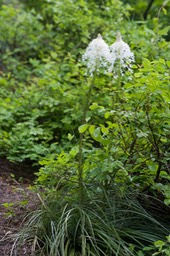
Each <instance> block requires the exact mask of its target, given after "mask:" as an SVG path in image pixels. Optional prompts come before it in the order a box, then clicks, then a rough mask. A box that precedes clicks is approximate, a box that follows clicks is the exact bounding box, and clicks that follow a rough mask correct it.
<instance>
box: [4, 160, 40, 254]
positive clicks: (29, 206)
mask: <svg viewBox="0 0 170 256" xmlns="http://www.w3.org/2000/svg"><path fill="white" fill-rule="evenodd" d="M33 180H34V175H33V169H32V167H30V166H29V165H26V164H18V165H15V164H11V163H10V162H9V161H8V160H6V159H3V158H0V256H24V255H26V256H30V255H32V254H31V250H30V248H23V250H22V252H21V251H20V252H15V253H14V252H11V249H12V245H13V241H12V239H11V240H10V239H9V237H10V236H11V235H12V234H14V233H15V232H16V231H17V230H18V229H19V228H20V227H21V226H22V221H23V219H24V216H25V215H26V214H27V213H28V212H30V211H32V210H33V209H34V208H35V205H37V200H38V198H37V195H36V193H35V192H33V191H31V190H30V188H29V187H30V185H31V184H32V183H33Z"/></svg>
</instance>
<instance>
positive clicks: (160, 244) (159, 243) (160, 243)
mask: <svg viewBox="0 0 170 256" xmlns="http://www.w3.org/2000/svg"><path fill="white" fill-rule="evenodd" d="M154 245H155V246H156V247H157V248H162V247H163V246H164V245H165V242H164V241H162V240H158V241H156V242H154Z"/></svg>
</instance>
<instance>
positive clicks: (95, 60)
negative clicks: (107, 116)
mask: <svg viewBox="0 0 170 256" xmlns="http://www.w3.org/2000/svg"><path fill="white" fill-rule="evenodd" d="M82 59H83V61H84V62H85V63H86V65H87V69H88V72H89V75H90V76H91V77H93V79H92V82H91V84H90V86H89V90H88V93H87V98H86V103H85V107H84V111H83V118H82V126H84V127H86V119H87V111H88V108H89V103H90V98H91V93H92V89H93V86H94V84H95V78H96V74H97V73H98V72H99V71H100V70H101V69H103V70H104V72H113V73H114V74H115V73H117V77H118V81H120V77H121V76H122V75H123V72H124V70H128V71H130V72H131V64H132V62H134V55H133V53H132V52H131V51H130V48H129V46H128V44H127V43H125V42H124V41H123V40H122V38H121V35H120V34H117V39H116V42H115V43H113V44H112V45H111V46H110V47H109V46H108V45H107V44H106V43H105V41H104V40H103V38H102V36H101V35H100V34H99V35H98V36H97V38H96V39H93V40H92V41H91V42H90V44H89V45H88V47H87V49H86V51H85V53H84V55H83V57H82ZM118 84H119V83H118ZM78 184H79V195H80V201H81V202H82V201H83V198H84V188H85V187H84V180H83V132H80V140H79V162H78Z"/></svg>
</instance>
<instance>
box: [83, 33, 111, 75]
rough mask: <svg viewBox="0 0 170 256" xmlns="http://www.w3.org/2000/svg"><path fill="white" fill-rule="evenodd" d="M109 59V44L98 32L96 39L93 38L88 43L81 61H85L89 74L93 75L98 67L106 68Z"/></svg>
mask: <svg viewBox="0 0 170 256" xmlns="http://www.w3.org/2000/svg"><path fill="white" fill-rule="evenodd" d="M109 60H110V50H109V46H108V45H107V44H106V43H105V41H104V40H103V39H102V37H101V35H100V34H99V35H98V36H97V38H96V39H93V40H92V41H91V42H90V44H89V45H88V47H87V49H86V52H85V54H84V55H83V61H87V68H88V70H89V73H90V75H93V73H94V72H95V71H98V69H99V68H101V67H104V68H106V67H107V65H108V62H109Z"/></svg>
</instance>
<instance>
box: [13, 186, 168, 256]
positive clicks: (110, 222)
mask: <svg viewBox="0 0 170 256" xmlns="http://www.w3.org/2000/svg"><path fill="white" fill-rule="evenodd" d="M140 201H141V200H140V198H139V195H137V194H136V193H134V192H133V193H132V192H130V193H129V192H128V193H126V194H123V195H122V193H120V191H119V190H118V189H117V188H115V187H114V188H113V189H110V190H109V191H108V190H107V192H106V190H105V189H102V188H99V187H93V188H86V194H85V197H84V200H83V202H82V201H81V200H79V198H78V196H77V193H75V191H74V192H73V191H71V192H70V191H69V190H68V191H66V190H64V189H61V190H60V191H56V192H55V193H54V192H53V193H52V194H51V195H48V197H47V198H46V199H44V200H42V205H41V207H40V209H38V210H36V211H35V212H33V213H32V214H31V216H29V217H28V220H27V222H25V226H24V228H23V229H22V230H21V231H20V232H19V233H18V234H17V236H16V237H15V243H14V246H13V252H16V251H17V250H18V248H19V247H22V246H26V244H27V243H28V242H29V243H31V245H32V253H34V254H33V255H38V256H40V255H41V256H47V255H48V256H71V255H74V256H78V255H81V256H136V255H138V254H137V252H138V251H139V250H141V249H142V248H144V247H146V246H149V245H151V244H152V243H154V242H155V241H157V240H163V239H164V237H165V236H167V235H168V234H169V231H170V227H167V224H166V223H164V224H162V223H163V222H161V220H160V219H158V218H157V219H155V218H154V217H153V216H152V214H151V210H152V209H148V210H146V209H145V208H144V207H143V206H142V204H143V203H141V202H140ZM143 201H144V199H143ZM12 255H13V254H12ZM16 255H17V254H16ZM145 255H147V253H146V254H145Z"/></svg>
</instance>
